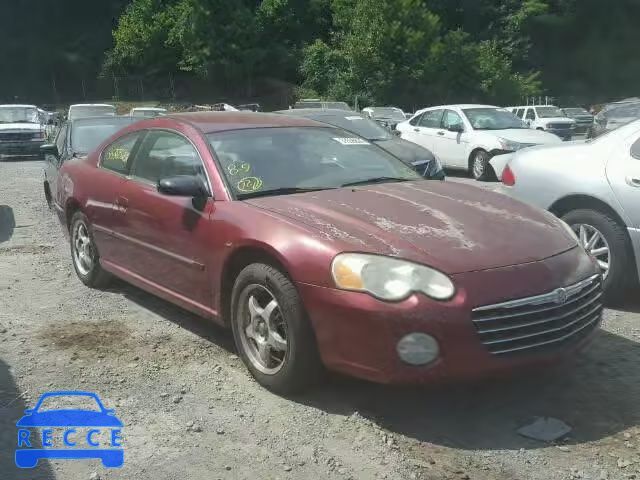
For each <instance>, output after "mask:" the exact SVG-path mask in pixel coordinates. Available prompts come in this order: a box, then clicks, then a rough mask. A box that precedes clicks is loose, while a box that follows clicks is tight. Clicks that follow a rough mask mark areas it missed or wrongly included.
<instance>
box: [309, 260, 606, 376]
mask: <svg viewBox="0 0 640 480" xmlns="http://www.w3.org/2000/svg"><path fill="white" fill-rule="evenodd" d="M595 273H597V268H596V267H595V265H594V263H593V261H592V260H591V259H589V257H588V256H587V255H586V254H584V252H583V251H581V249H578V248H574V249H572V250H571V251H569V252H566V253H564V254H561V255H557V256H555V257H551V258H549V259H546V260H543V261H539V262H533V263H528V264H524V265H516V266H511V267H503V268H498V269H493V270H487V271H482V272H469V273H464V274H458V275H454V276H453V279H454V283H455V284H456V286H457V288H458V291H457V293H456V296H455V297H454V298H453V299H452V300H451V301H448V302H437V301H434V300H431V299H429V298H427V297H425V296H423V295H413V296H412V297H410V298H409V299H407V300H406V301H403V302H399V303H387V302H381V301H378V300H376V299H374V298H373V297H371V296H369V295H366V294H362V293H356V292H346V291H339V290H335V289H330V288H324V287H318V286H313V285H308V284H298V288H299V291H300V293H301V295H302V297H303V300H304V302H305V305H306V306H307V310H308V312H309V316H310V318H311V322H312V324H313V327H314V330H315V333H316V338H317V342H318V346H319V350H320V354H321V357H322V359H323V361H324V363H325V365H326V366H327V367H328V368H330V369H332V370H336V371H340V372H343V373H346V374H349V375H352V376H356V377H360V378H364V379H367V380H371V381H376V382H380V383H397V384H422V383H432V382H435V383H438V382H442V381H451V380H462V381H465V380H477V379H480V378H483V377H487V376H493V375H505V374H506V375H512V374H514V373H515V372H517V371H519V370H523V369H526V368H531V367H541V366H546V365H551V364H553V363H556V362H558V361H560V360H562V359H563V358H564V357H567V356H570V355H571V354H572V353H574V352H575V351H576V350H577V349H579V348H580V347H581V346H583V345H584V344H586V343H588V341H589V340H590V339H591V338H592V337H593V335H594V332H595V331H596V330H597V329H594V330H593V331H590V332H589V334H588V335H586V336H581V337H580V338H576V340H575V341H569V342H565V343H562V344H561V345H559V346H557V347H556V348H546V349H544V350H540V351H538V350H532V351H531V352H527V353H521V354H518V355H495V354H492V353H490V352H489V351H488V349H487V347H486V346H485V345H483V344H482V342H481V340H480V336H479V334H478V332H477V329H476V327H475V326H474V324H473V322H472V309H473V308H475V307H478V306H483V305H492V304H496V303H500V302H503V301H507V300H511V299H517V298H524V297H530V296H534V295H539V294H541V293H547V292H549V291H552V290H554V289H555V288H558V287H563V286H566V285H572V284H574V283H577V282H579V281H581V280H583V279H585V278H588V277H590V276H592V275H594V274H595ZM410 333H426V334H428V335H430V336H432V337H434V338H435V339H436V340H437V341H438V343H439V346H440V356H439V358H438V359H437V360H435V361H434V362H432V363H431V364H429V365H426V366H411V365H408V364H406V363H404V362H402V361H401V360H400V358H399V357H398V354H397V352H396V345H397V343H398V341H399V340H400V339H401V338H403V337H404V336H405V335H407V334H410Z"/></svg>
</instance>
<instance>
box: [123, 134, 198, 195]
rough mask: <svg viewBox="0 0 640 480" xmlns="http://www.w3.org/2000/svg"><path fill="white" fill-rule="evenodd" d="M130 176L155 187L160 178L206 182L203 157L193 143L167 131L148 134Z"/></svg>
mask: <svg viewBox="0 0 640 480" xmlns="http://www.w3.org/2000/svg"><path fill="white" fill-rule="evenodd" d="M131 174H132V175H133V176H134V177H138V178H142V179H144V180H148V181H150V182H152V183H154V184H156V183H158V180H160V179H161V178H168V177H175V176H181V175H197V176H199V177H200V178H202V180H203V181H204V182H205V183H206V182H207V177H206V174H205V171H204V166H203V165H202V161H201V160H200V155H198V152H197V151H196V149H195V147H194V146H193V145H192V144H191V142H190V141H189V140H187V139H186V138H185V137H183V136H182V135H179V134H177V133H173V132H166V131H155V132H151V133H149V135H148V136H147V138H146V139H145V141H144V144H143V146H142V148H141V149H140V153H139V154H138V155H136V160H135V162H134V164H133V169H132V172H131Z"/></svg>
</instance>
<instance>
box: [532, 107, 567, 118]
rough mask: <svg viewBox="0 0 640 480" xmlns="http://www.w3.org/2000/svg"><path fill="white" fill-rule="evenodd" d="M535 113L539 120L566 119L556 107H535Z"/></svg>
mask: <svg viewBox="0 0 640 480" xmlns="http://www.w3.org/2000/svg"><path fill="white" fill-rule="evenodd" d="M536 112H537V113H538V117H540V118H555V117H566V115H565V114H564V112H563V111H562V110H560V109H559V108H558V107H536Z"/></svg>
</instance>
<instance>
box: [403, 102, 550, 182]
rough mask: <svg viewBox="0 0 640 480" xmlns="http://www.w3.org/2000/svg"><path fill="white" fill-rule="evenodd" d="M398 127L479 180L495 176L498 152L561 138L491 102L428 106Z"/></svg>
mask: <svg viewBox="0 0 640 480" xmlns="http://www.w3.org/2000/svg"><path fill="white" fill-rule="evenodd" d="M396 129H397V130H398V131H399V132H400V134H401V136H402V138H404V139H405V140H409V141H411V142H413V143H417V144H418V145H421V146H423V147H424V148H426V149H428V150H430V151H432V152H433V153H434V155H435V156H436V157H437V158H438V160H440V162H441V164H442V166H443V167H445V168H454V169H460V170H466V171H467V172H469V173H470V174H471V175H473V177H474V178H475V179H477V180H486V179H489V178H491V177H492V176H493V172H492V171H491V167H490V165H489V160H490V159H491V157H493V156H495V155H502V154H506V153H510V152H514V151H516V150H520V149H522V148H527V147H531V146H533V145H547V144H552V143H558V142H560V141H561V140H560V139H559V138H558V137H557V136H555V135H552V134H550V133H547V132H540V131H537V130H531V129H530V128H528V127H527V126H526V125H525V124H524V123H523V122H522V121H521V120H520V119H518V118H517V117H516V116H515V115H513V114H512V113H511V112H509V111H507V110H505V109H503V108H499V107H495V106H492V105H443V106H440V107H431V108H425V109H423V110H419V111H418V112H417V113H416V115H415V116H413V117H412V118H411V119H410V120H408V121H405V122H402V123H399V124H398V125H397V127H396Z"/></svg>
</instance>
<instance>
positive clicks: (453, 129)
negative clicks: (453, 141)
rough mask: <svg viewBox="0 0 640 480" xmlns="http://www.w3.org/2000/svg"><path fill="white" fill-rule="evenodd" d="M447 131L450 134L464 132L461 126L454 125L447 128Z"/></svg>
mask: <svg viewBox="0 0 640 480" xmlns="http://www.w3.org/2000/svg"><path fill="white" fill-rule="evenodd" d="M447 130H449V131H450V132H456V133H462V132H464V127H463V126H462V125H461V124H459V123H456V124H455V125H449V128H447Z"/></svg>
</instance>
